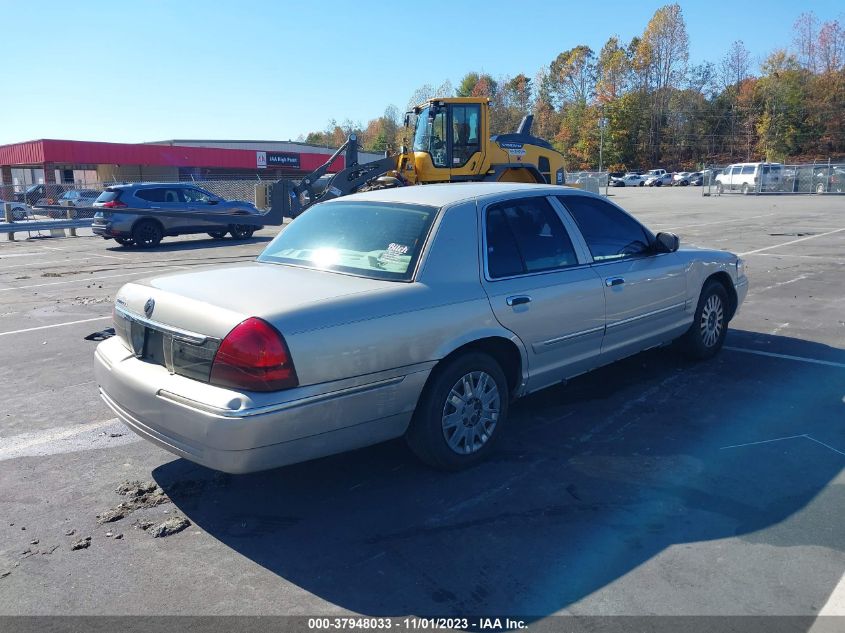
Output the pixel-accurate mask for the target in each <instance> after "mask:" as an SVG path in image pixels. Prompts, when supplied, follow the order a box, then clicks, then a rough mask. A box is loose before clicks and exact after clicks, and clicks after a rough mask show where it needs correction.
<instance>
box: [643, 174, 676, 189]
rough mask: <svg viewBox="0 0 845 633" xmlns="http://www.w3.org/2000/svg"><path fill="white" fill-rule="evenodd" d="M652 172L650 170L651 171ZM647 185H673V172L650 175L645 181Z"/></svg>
mask: <svg viewBox="0 0 845 633" xmlns="http://www.w3.org/2000/svg"><path fill="white" fill-rule="evenodd" d="M649 173H650V172H649ZM645 185H646V187H662V186H664V185H667V186H671V185H672V174H668V173H665V172H664V173H663V174H661V175H657V176H649V177H648V178H646V181H645Z"/></svg>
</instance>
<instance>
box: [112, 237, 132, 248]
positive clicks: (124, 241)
mask: <svg viewBox="0 0 845 633" xmlns="http://www.w3.org/2000/svg"><path fill="white" fill-rule="evenodd" d="M114 241H115V242H117V243H118V244H120V245H121V246H132V245H134V244H135V242H134V241H133V240H132V238H131V237H116V238H114Z"/></svg>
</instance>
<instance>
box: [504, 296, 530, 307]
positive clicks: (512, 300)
mask: <svg viewBox="0 0 845 633" xmlns="http://www.w3.org/2000/svg"><path fill="white" fill-rule="evenodd" d="M505 301H506V302H507V304H508V305H509V306H520V305H522V304H523V303H530V302H531V297H529V296H528V295H517V296H515V297H508V298H507V299H506V300H505Z"/></svg>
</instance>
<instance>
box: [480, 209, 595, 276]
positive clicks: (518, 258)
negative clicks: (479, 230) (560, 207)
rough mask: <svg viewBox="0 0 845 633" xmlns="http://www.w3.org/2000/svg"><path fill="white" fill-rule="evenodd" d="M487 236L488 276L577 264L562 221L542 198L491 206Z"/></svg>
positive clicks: (488, 215)
mask: <svg viewBox="0 0 845 633" xmlns="http://www.w3.org/2000/svg"><path fill="white" fill-rule="evenodd" d="M486 238H487V272H488V274H489V275H490V278H491V279H498V278H501V277H511V276H513V275H522V274H527V273H535V272H542V271H547V270H556V269H559V268H565V267H567V266H574V265H575V264H577V263H578V258H577V256H576V255H575V249H574V248H573V246H572V241H571V240H570V239H569V235H568V234H567V232H566V229H565V228H564V226H563V222H561V220H560V218H559V217H558V215H557V213H555V210H554V209H553V208H552V205H551V204H549V201H548V200H546V199H545V198H540V197H533V198H521V199H518V200H508V201H506V202H500V203H499V204H495V205H492V206H490V207H489V208H488V209H487V235H486Z"/></svg>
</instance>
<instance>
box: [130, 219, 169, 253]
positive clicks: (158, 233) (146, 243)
mask: <svg viewBox="0 0 845 633" xmlns="http://www.w3.org/2000/svg"><path fill="white" fill-rule="evenodd" d="M162 237H164V231H163V230H162V228H161V224H159V223H158V222H156V221H155V220H141V221H140V222H138V223H137V224H136V225H135V226H134V227H133V228H132V241H133V242H135V244H137V245H138V246H139V247H141V248H153V247H155V246H158V245H159V244H160V243H161V238H162Z"/></svg>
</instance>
